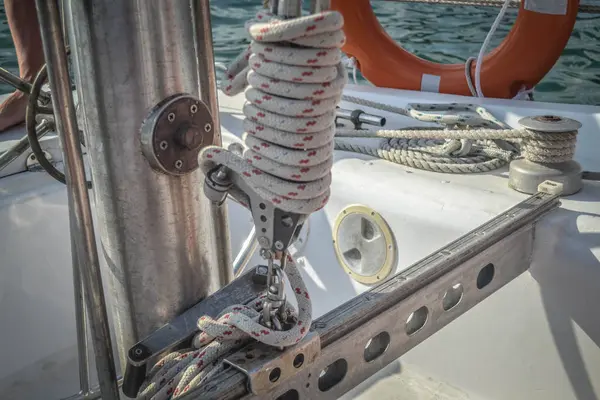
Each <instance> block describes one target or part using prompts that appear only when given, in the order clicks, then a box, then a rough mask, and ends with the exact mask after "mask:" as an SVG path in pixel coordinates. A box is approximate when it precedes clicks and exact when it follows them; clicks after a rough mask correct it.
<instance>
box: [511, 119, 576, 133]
mask: <svg viewBox="0 0 600 400" xmlns="http://www.w3.org/2000/svg"><path fill="white" fill-rule="evenodd" d="M519 125H521V126H522V127H523V128H525V129H531V130H532V131H541V132H549V133H557V132H572V131H576V130H578V129H579V128H581V122H579V121H576V120H574V119H570V118H565V117H559V116H557V115H538V116H535V117H525V118H521V119H520V120H519Z"/></svg>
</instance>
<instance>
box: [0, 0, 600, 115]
mask: <svg viewBox="0 0 600 400" xmlns="http://www.w3.org/2000/svg"><path fill="white" fill-rule="evenodd" d="M211 3H212V6H211V12H212V21H213V33H214V43H215V56H216V59H217V61H221V62H225V63H228V62H229V61H231V60H232V59H233V58H234V57H235V56H236V55H237V54H238V53H239V52H240V51H241V50H242V49H243V48H244V45H245V44H246V43H247V39H246V36H245V32H244V21H246V20H248V19H249V18H251V17H252V16H253V14H254V13H255V12H256V11H257V10H258V8H259V6H260V4H262V0H213V1H212V2H211ZM372 3H373V7H374V9H375V12H376V14H377V15H378V17H379V20H380V22H381V23H382V25H383V26H384V27H385V28H386V30H387V32H388V33H389V34H390V35H391V36H392V37H393V38H394V39H396V40H397V41H398V42H399V43H400V44H402V46H403V47H405V48H406V49H408V50H409V51H411V52H413V53H415V54H417V55H419V56H420V57H423V58H426V59H429V60H432V61H437V62H444V63H461V62H464V60H465V59H467V58H468V57H470V56H476V55H477V53H478V52H479V48H480V46H481V43H482V42H483V40H484V38H485V35H486V33H487V32H488V30H489V28H490V26H491V24H492V22H493V21H494V18H495V17H496V15H497V13H498V9H497V8H487V7H464V6H462V7H461V6H444V5H429V4H412V3H411V4H405V3H395V2H384V1H374V2H372ZM217 4H218V5H217ZM516 12H517V11H516V10H510V11H509V12H508V13H507V15H506V17H505V19H504V21H503V24H502V26H501V28H499V30H498V32H497V34H496V36H495V38H494V40H493V41H492V45H493V46H495V45H497V44H498V43H500V41H501V40H502V38H503V37H504V35H505V34H506V33H507V32H508V31H509V30H510V27H511V26H512V22H513V21H514V19H515V16H516ZM599 39H600V15H594V14H582V15H580V16H579V17H578V21H577V23H576V25H575V30H574V32H573V35H572V37H571V39H570V41H569V43H568V45H567V47H566V48H565V50H564V51H563V55H562V57H561V59H560V60H559V61H558V63H557V64H556V65H555V66H554V68H553V69H552V71H551V72H550V73H549V74H548V75H547V76H546V77H545V78H544V79H543V81H542V82H541V83H540V84H539V85H538V86H537V87H536V91H535V93H534V96H535V99H536V100H539V101H548V102H562V103H578V104H595V105H600V40H599ZM0 66H1V67H4V68H7V69H9V70H10V71H14V72H16V71H17V63H16V58H15V53H14V48H13V46H12V40H11V37H10V31H9V29H8V25H7V23H6V16H5V15H4V10H3V9H0ZM8 91H10V88H9V87H7V86H2V85H0V92H2V93H6V92H8Z"/></svg>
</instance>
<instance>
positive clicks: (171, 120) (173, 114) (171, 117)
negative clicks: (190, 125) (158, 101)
mask: <svg viewBox="0 0 600 400" xmlns="http://www.w3.org/2000/svg"><path fill="white" fill-rule="evenodd" d="M167 119H168V120H169V122H173V121H175V113H169V115H167Z"/></svg>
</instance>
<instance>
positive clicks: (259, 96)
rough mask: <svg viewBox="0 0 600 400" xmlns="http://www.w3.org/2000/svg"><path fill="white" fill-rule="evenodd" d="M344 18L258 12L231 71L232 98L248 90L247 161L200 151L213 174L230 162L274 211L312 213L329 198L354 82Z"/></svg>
mask: <svg viewBox="0 0 600 400" xmlns="http://www.w3.org/2000/svg"><path fill="white" fill-rule="evenodd" d="M342 27H343V17H342V15H341V14H340V13H338V12H336V11H327V12H323V13H320V14H315V15H310V16H306V17H302V18H296V19H291V20H279V19H277V18H276V17H274V16H273V15H272V14H270V13H268V12H264V11H263V12H260V13H258V14H257V16H256V19H255V20H254V21H251V22H250V23H249V24H247V29H248V32H249V34H250V37H251V38H252V43H251V44H250V46H249V47H248V49H247V50H246V51H245V52H244V53H243V54H241V55H240V56H239V57H238V58H237V59H236V60H235V61H234V62H233V64H232V65H231V67H230V68H229V69H228V70H227V72H226V75H227V79H226V80H224V81H223V82H222V84H221V89H222V90H223V92H224V93H225V94H227V95H235V94H238V93H241V92H242V91H243V90H244V89H246V87H248V86H250V87H249V88H248V90H247V91H246V93H245V95H246V99H247V101H248V102H247V103H246V104H245V105H244V110H243V111H244V114H245V116H246V119H245V121H244V130H245V133H244V142H245V144H246V149H245V151H244V154H243V156H242V157H239V156H237V155H236V154H233V153H231V152H229V151H227V150H225V149H223V148H221V147H216V146H210V147H207V148H205V149H204V150H203V151H202V152H201V153H200V159H201V166H202V169H203V170H204V172H208V171H209V170H211V169H212V168H214V167H215V166H216V165H225V166H226V167H228V168H229V169H231V170H233V171H234V172H236V173H237V174H239V175H240V176H241V177H242V178H243V179H244V180H245V181H246V183H248V184H249V185H250V186H251V187H252V188H253V189H254V190H255V191H256V193H257V194H258V195H259V196H260V197H261V198H263V199H265V200H268V201H270V202H272V203H273V204H274V205H275V206H276V207H278V208H280V209H282V210H285V211H289V212H296V213H299V214H310V213H312V212H314V211H316V210H319V209H321V208H323V207H324V206H325V204H326V203H327V200H328V199H329V187H330V185H331V167H332V166H333V149H334V141H333V138H334V135H335V110H336V107H337V105H338V104H339V102H340V99H341V95H342V91H343V88H344V86H345V84H346V82H347V80H348V77H347V74H346V71H345V69H344V66H343V65H342V62H341V61H342V52H341V50H340V48H341V47H342V45H343V44H344V42H345V36H344V33H343V31H342Z"/></svg>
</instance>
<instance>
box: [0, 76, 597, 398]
mask: <svg viewBox="0 0 600 400" xmlns="http://www.w3.org/2000/svg"><path fill="white" fill-rule="evenodd" d="M347 93H348V94H351V95H353V96H358V97H363V98H366V99H369V100H375V101H379V102H385V103H390V104H394V105H397V106H405V105H406V104H407V103H415V102H430V103H441V102H469V103H474V102H475V103H481V104H483V105H485V106H486V108H488V110H490V111H491V112H492V113H493V114H494V115H495V116H496V117H498V118H499V119H502V120H504V121H506V122H507V123H508V124H510V125H511V126H513V127H516V126H517V121H518V119H520V118H521V117H523V116H527V115H541V114H549V113H551V114H558V115H561V116H565V117H569V118H574V119H576V120H579V121H580V122H582V123H583V128H582V129H581V130H580V135H579V139H578V148H577V153H576V160H577V161H579V162H580V163H581V164H582V166H583V168H584V170H591V171H600V157H599V156H598V149H600V108H598V107H589V106H572V105H562V104H543V103H534V102H518V101H505V100H487V99H485V100H478V99H472V98H464V97H459V96H447V95H438V94H431V93H419V92H406V91H397V90H387V89H375V88H372V87H369V86H360V87H356V86H349V88H348V90H347ZM220 99H221V118H222V120H221V123H222V125H223V136H224V140H225V141H226V142H229V141H232V140H236V138H235V136H236V135H239V134H240V132H241V121H242V115H241V111H240V109H241V106H242V104H243V98H242V97H240V96H238V97H236V98H234V99H228V98H225V97H224V96H221V98H220ZM342 106H343V107H344V108H349V109H351V108H357V107H356V106H353V105H351V104H347V103H345V104H342ZM365 110H368V109H365ZM372 112H373V113H375V114H384V113H381V112H377V111H372ZM386 117H387V118H388V123H387V126H386V127H390V128H394V127H402V126H415V125H417V123H416V122H415V121H413V120H410V119H408V118H405V117H400V116H394V115H387V114H386ZM0 139H2V137H0ZM333 174H334V181H333V186H332V197H331V200H330V201H329V204H328V205H327V207H326V208H325V209H324V210H322V211H320V212H318V213H315V214H314V215H312V216H311V217H310V222H309V225H310V233H309V237H308V241H307V242H306V243H305V245H304V247H303V248H300V249H299V253H298V255H299V256H300V266H301V267H302V268H303V269H304V271H305V280H306V282H307V285H308V288H309V290H310V292H311V297H312V298H313V307H314V312H315V314H316V316H319V315H322V314H323V313H325V312H327V311H329V310H330V309H332V308H334V307H336V306H338V305H340V304H342V303H343V302H345V301H346V300H348V299H350V298H352V297H353V296H355V295H356V294H357V293H361V292H362V291H364V290H366V289H367V287H366V286H364V285H362V284H358V283H356V282H355V281H353V280H352V279H350V278H349V277H348V275H347V274H346V273H345V272H344V271H343V270H342V268H341V267H340V266H339V264H338V262H337V260H336V257H335V253H334V250H333V246H332V243H331V240H330V238H331V229H332V226H333V221H334V220H335V217H336V216H337V214H338V213H339V212H340V211H341V209H342V208H344V207H345V206H347V205H349V204H364V205H366V206H369V207H371V208H373V209H375V210H376V211H378V212H379V213H381V215H382V216H383V217H384V218H385V219H386V221H387V222H388V224H389V225H390V227H391V228H392V230H393V233H394V236H395V240H396V243H397V248H398V260H397V265H396V270H395V272H398V271H401V270H402V269H404V268H406V267H408V266H409V265H410V264H411V263H413V262H415V261H417V260H419V259H421V258H423V257H424V256H426V255H428V254H429V253H431V252H432V251H434V250H436V249H438V248H440V247H442V246H443V245H445V244H447V243H448V242H450V241H452V240H454V239H456V238H457V237H459V236H461V235H462V234H464V233H466V232H468V231H470V230H471V229H473V228H475V227H476V226H478V225H480V224H482V223H483V222H485V221H487V220H489V219H491V218H492V217H494V216H495V215H497V214H499V213H500V212H502V211H504V210H506V209H508V208H509V207H511V206H512V205H514V204H516V203H518V202H519V201H521V200H523V199H524V198H526V195H523V194H520V193H517V192H515V191H513V190H511V189H509V188H508V186H507V180H508V177H507V169H506V168H505V169H501V170H498V171H495V172H493V173H489V174H476V175H446V174H438V173H431V172H424V171H419V170H414V169H410V168H406V167H403V166H399V165H396V164H392V163H390V162H387V161H384V160H375V159H372V158H371V157H367V156H362V155H358V154H355V153H347V152H336V162H335V166H334V168H333ZM198 190H199V191H200V190H202V188H198ZM229 209H230V223H231V224H232V227H233V229H231V234H232V245H233V252H234V254H236V253H237V251H238V249H239V248H240V246H241V243H242V241H243V240H244V239H245V236H246V235H247V232H248V231H249V229H250V227H251V217H250V214H249V212H247V211H245V210H243V209H241V208H240V207H239V206H237V205H235V204H231V205H230V206H229ZM69 246H70V245H69V228H68V219H67V206H66V191H65V188H64V187H63V186H62V185H60V184H58V183H56V182H54V181H53V180H52V178H50V177H49V176H48V175H47V174H45V173H44V172H23V173H19V174H15V175H11V176H7V177H3V178H1V179H0V256H1V258H0V321H1V322H0V327H1V328H0V332H2V335H1V337H2V339H3V340H2V342H1V343H0V351H1V353H2V354H3V356H4V360H5V362H3V363H1V364H0V399H31V400H36V399H57V398H60V397H66V396H68V395H70V394H73V393H75V392H76V391H77V390H78V380H77V362H76V336H75V328H74V306H73V295H72V277H71V256H70V249H69ZM599 259H600V183H592V182H586V184H585V187H584V189H583V191H582V192H580V193H578V194H576V195H574V196H571V197H568V198H565V199H564V200H563V205H562V207H561V209H560V210H557V211H554V212H553V213H551V214H550V215H549V216H547V217H546V218H545V219H544V220H543V221H542V222H541V223H540V225H539V229H538V231H537V235H536V250H535V254H534V257H533V264H532V267H531V269H530V271H528V272H527V273H525V274H523V275H522V276H520V277H519V278H517V279H516V280H515V281H513V282H511V283H510V284H508V285H507V286H506V287H504V288H502V289H501V290H499V291H498V292H497V293H496V294H494V295H492V296H491V297H490V298H488V299H486V300H485V301H483V302H482V303H481V304H479V305H477V306H476V307H475V308H474V309H473V310H471V311H469V312H468V313H466V314H465V315H464V316H462V317H460V318H459V319H458V320H457V321H455V322H453V323H451V324H450V325H449V326H447V327H446V328H444V329H443V330H442V331H441V332H440V333H438V334H435V335H434V336H432V337H431V338H429V339H427V340H426V341H425V342H424V343H423V344H421V345H419V346H417V347H416V348H415V349H413V350H411V351H410V352H409V353H407V354H406V355H405V356H404V357H402V358H401V360H400V361H399V362H398V363H394V364H393V365H391V366H389V367H388V368H386V370H384V371H382V372H381V376H378V377H376V378H375V379H372V380H370V381H369V382H366V383H365V384H363V385H361V386H360V387H359V388H357V390H356V391H355V392H354V393H352V394H349V395H348V396H346V397H348V398H352V397H356V396H357V395H358V394H359V393H362V395H361V396H360V397H361V398H376V399H378V400H382V399H394V398H414V399H446V398H448V399H450V398H451V399H457V398H458V399H463V398H469V399H490V400H504V399H528V400H553V399H556V400H559V399H560V400H575V399H578V400H588V399H589V400H593V399H597V398H600V318H599V317H598V313H597V312H595V305H596V304H598V303H600V262H599ZM254 261H258V259H257V258H255V259H254ZM392 340H393V339H392ZM361 351H362V350H361ZM92 371H93V369H92ZM386 375H389V376H386ZM375 382H378V384H376V385H374V386H372V383H375ZM436 396H437V397H436Z"/></svg>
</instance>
